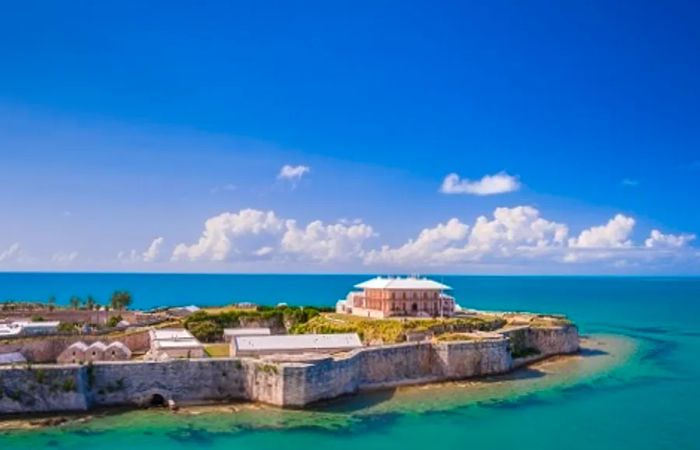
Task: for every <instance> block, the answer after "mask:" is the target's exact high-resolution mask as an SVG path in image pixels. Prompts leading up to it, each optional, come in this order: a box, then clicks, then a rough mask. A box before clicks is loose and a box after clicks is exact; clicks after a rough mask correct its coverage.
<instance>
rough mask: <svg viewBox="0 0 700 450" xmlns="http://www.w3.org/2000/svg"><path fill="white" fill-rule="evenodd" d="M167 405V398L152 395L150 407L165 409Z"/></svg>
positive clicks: (149, 401)
mask: <svg viewBox="0 0 700 450" xmlns="http://www.w3.org/2000/svg"><path fill="white" fill-rule="evenodd" d="M165 405H166V401H165V397H163V396H162V395H160V394H153V395H151V398H150V400H148V406H149V407H163V406H165Z"/></svg>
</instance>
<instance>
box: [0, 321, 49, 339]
mask: <svg viewBox="0 0 700 450" xmlns="http://www.w3.org/2000/svg"><path fill="white" fill-rule="evenodd" d="M59 324H60V322H59V321H57V320H56V321H48V322H30V321H26V320H18V321H15V322H10V323H7V324H0V337H3V336H38V335H45V334H55V333H57V332H58V325H59Z"/></svg>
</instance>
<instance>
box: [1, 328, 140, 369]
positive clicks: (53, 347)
mask: <svg viewBox="0 0 700 450" xmlns="http://www.w3.org/2000/svg"><path fill="white" fill-rule="evenodd" d="M78 341H83V342H85V343H86V344H88V345H89V344H90V343H92V342H95V341H102V342H104V343H105V344H109V343H110V342H114V341H119V342H123V343H124V344H125V345H126V346H127V347H129V349H130V350H131V351H133V352H145V351H147V350H148V349H149V344H150V341H149V337H148V330H145V329H144V330H137V331H132V332H128V333H124V334H122V335H119V337H116V338H111V337H109V336H100V335H71V336H51V338H46V337H17V338H12V339H3V340H2V341H0V353H9V352H21V353H22V354H23V355H24V357H25V358H27V360H28V361H30V362H32V363H53V362H55V361H56V358H58V355H60V354H61V352H63V350H65V349H66V348H68V346H69V345H71V344H72V343H74V342H78Z"/></svg>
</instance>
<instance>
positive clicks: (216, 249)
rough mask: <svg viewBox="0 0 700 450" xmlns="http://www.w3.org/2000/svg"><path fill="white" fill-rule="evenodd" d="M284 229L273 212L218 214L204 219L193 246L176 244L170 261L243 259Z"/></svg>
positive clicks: (245, 210) (248, 210) (250, 211)
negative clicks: (202, 227) (201, 229)
mask: <svg viewBox="0 0 700 450" xmlns="http://www.w3.org/2000/svg"><path fill="white" fill-rule="evenodd" d="M283 230H284V221H283V220H282V219H280V218H278V217H277V216H276V215H275V213H274V212H273V211H267V212H265V211H259V210H256V209H243V210H241V211H239V212H237V213H230V212H227V213H223V214H219V215H218V216H214V217H211V218H209V219H207V221H206V222H205V223H204V231H203V232H202V236H201V237H200V238H199V240H198V241H197V242H196V243H194V244H191V245H187V244H184V243H182V244H178V245H177V246H176V247H175V251H174V252H173V256H172V258H171V259H172V260H173V261H179V260H190V261H197V260H211V261H223V260H226V259H230V258H233V257H236V256H238V257H245V256H246V255H252V254H254V253H255V251H256V250H258V249H260V248H262V247H265V246H270V245H269V244H268V243H269V242H271V240H272V237H274V236H276V235H279V234H281V233H282V231H283ZM266 254H269V252H267V253H266Z"/></svg>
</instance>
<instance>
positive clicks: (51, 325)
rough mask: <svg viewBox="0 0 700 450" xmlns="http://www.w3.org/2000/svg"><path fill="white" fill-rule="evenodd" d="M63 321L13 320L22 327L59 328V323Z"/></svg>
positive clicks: (14, 323)
mask: <svg viewBox="0 0 700 450" xmlns="http://www.w3.org/2000/svg"><path fill="white" fill-rule="evenodd" d="M59 323H61V322H59V321H58V320H52V321H47V322H29V321H19V322H13V325H15V326H19V327H22V328H57V327H58V324H59Z"/></svg>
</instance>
